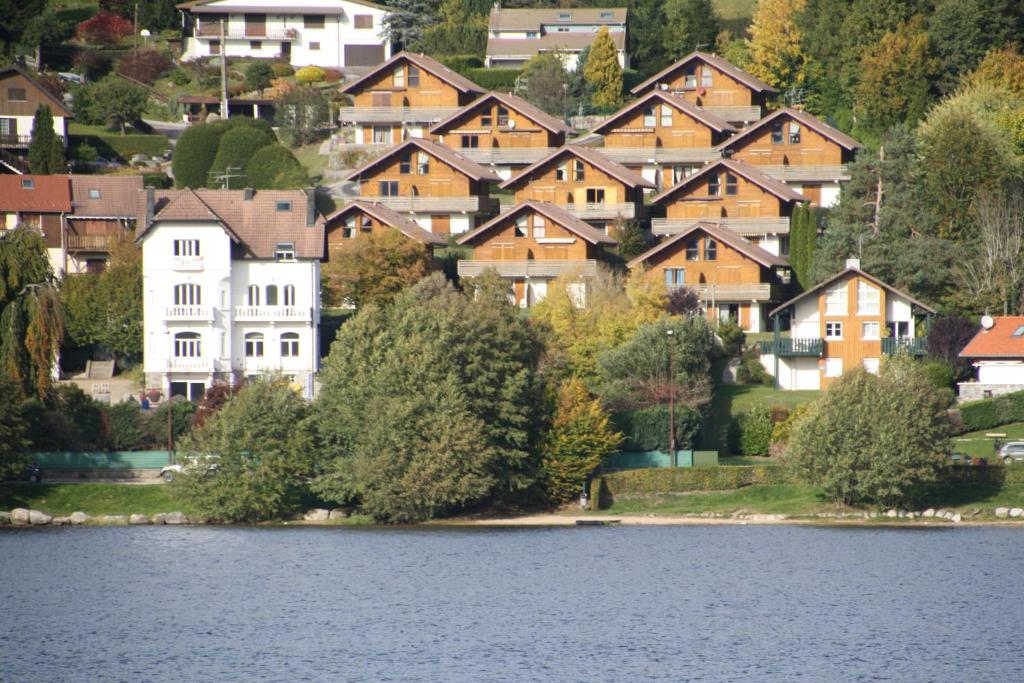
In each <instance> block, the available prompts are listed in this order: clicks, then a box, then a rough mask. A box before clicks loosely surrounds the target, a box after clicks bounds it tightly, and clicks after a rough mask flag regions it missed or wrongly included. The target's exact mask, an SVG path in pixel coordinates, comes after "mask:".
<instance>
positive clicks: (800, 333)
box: [791, 297, 821, 339]
mask: <svg viewBox="0 0 1024 683" xmlns="http://www.w3.org/2000/svg"><path fill="white" fill-rule="evenodd" d="M791 335H792V336H793V337H794V338H800V339H817V338H819V337H821V314H820V313H819V312H818V299H817V297H807V298H806V299H804V300H803V301H800V302H798V303H797V304H796V306H795V311H794V314H793V323H792V330H791Z"/></svg>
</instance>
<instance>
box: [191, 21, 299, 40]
mask: <svg viewBox="0 0 1024 683" xmlns="http://www.w3.org/2000/svg"><path fill="white" fill-rule="evenodd" d="M195 37H196V38H199V39H200V40H220V23H219V22H200V23H199V25H198V26H197V27H196V31H195ZM224 38H225V39H226V40H286V41H289V42H291V41H293V40H298V39H299V32H298V30H297V29H294V28H268V27H267V26H265V25H264V26H259V27H256V26H239V25H238V24H237V23H233V24H225V26H224Z"/></svg>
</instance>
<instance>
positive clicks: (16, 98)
mask: <svg viewBox="0 0 1024 683" xmlns="http://www.w3.org/2000/svg"><path fill="white" fill-rule="evenodd" d="M27 99H28V97H27V95H26V94H25V88H8V89H7V101H8V102H24V101H26V100H27Z"/></svg>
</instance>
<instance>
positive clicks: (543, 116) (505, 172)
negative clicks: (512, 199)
mask: <svg viewBox="0 0 1024 683" xmlns="http://www.w3.org/2000/svg"><path fill="white" fill-rule="evenodd" d="M572 132H573V130H572V128H571V127H569V126H568V125H566V124H565V123H564V122H563V121H560V120H559V119H556V118H555V117H554V116H551V115H550V114H548V113H547V112H545V111H544V110H542V109H539V108H538V107H535V106H533V105H532V104H530V103H529V102H527V101H526V100H524V99H523V98H521V97H516V96H515V95H509V94H506V93H499V92H492V93H488V94H486V95H484V96H483V97H481V98H479V99H477V100H475V101H473V102H472V103H470V104H468V105H467V106H465V107H464V108H462V109H460V110H459V111H458V112H456V113H454V114H452V115H451V116H449V117H448V118H446V119H444V120H443V121H440V122H439V123H437V124H436V125H435V126H434V127H433V128H431V129H430V134H431V135H432V136H434V137H435V138H436V139H437V141H438V142H440V143H441V144H443V145H445V146H447V147H450V148H452V149H454V150H457V151H458V152H459V153H460V154H462V155H463V156H464V157H466V158H468V159H472V160H473V161H475V162H477V163H479V164H481V165H484V166H488V167H490V168H492V169H494V172H495V173H497V174H498V175H499V176H501V177H502V178H510V177H512V174H513V172H514V171H517V170H521V169H522V168H523V167H525V166H529V165H530V164H532V163H535V162H537V161H539V160H540V159H542V158H544V157H545V156H547V155H548V154H550V153H551V152H553V151H554V150H555V149H557V148H559V147H561V146H562V145H564V144H565V140H566V136H568V135H569V134H571V133H572Z"/></svg>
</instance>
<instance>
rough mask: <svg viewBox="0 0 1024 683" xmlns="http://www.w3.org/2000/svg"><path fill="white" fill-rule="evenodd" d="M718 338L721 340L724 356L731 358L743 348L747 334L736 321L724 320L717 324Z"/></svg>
mask: <svg viewBox="0 0 1024 683" xmlns="http://www.w3.org/2000/svg"><path fill="white" fill-rule="evenodd" d="M718 338H719V339H720V340H721V341H722V348H723V349H724V351H725V355H726V357H728V358H732V357H733V356H735V355H736V354H738V353H739V352H740V350H741V349H742V348H743V342H745V341H746V339H747V335H746V333H745V332H744V331H743V328H742V327H740V326H739V324H738V323H736V322H733V321H732V320H726V321H724V322H720V323H719V324H718Z"/></svg>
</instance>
